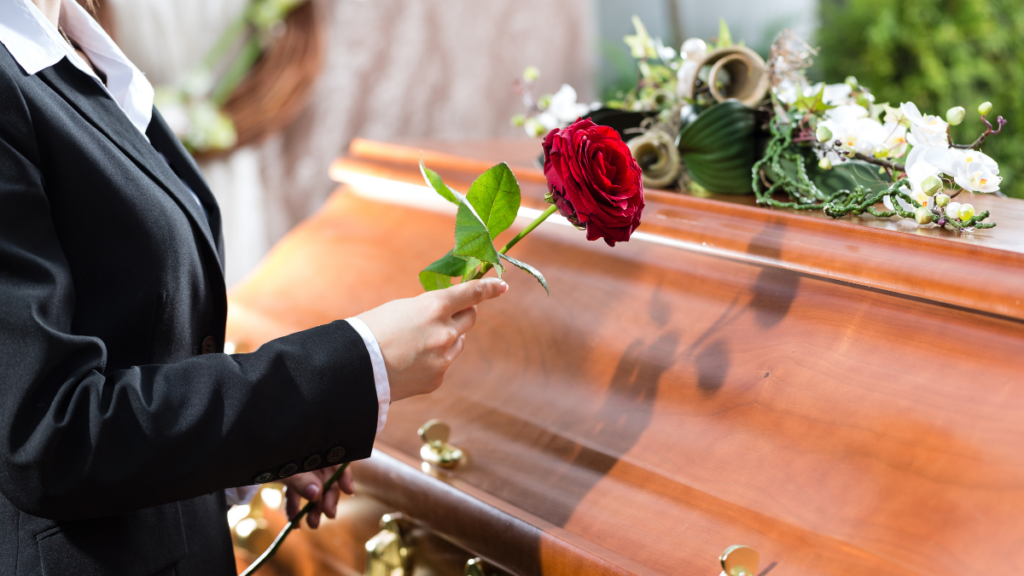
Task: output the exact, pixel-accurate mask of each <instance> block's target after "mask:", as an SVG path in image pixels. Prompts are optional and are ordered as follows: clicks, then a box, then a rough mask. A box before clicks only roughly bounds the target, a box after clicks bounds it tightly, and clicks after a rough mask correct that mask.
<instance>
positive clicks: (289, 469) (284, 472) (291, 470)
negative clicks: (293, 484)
mask: <svg viewBox="0 0 1024 576" xmlns="http://www.w3.org/2000/svg"><path fill="white" fill-rule="evenodd" d="M298 470H299V467H298V466H296V465H295V464H286V465H285V467H284V468H281V471H280V472H278V473H277V477H278V478H287V477H289V476H291V475H292V474H295V473H296V472H298Z"/></svg>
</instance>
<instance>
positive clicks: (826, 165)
mask: <svg viewBox="0 0 1024 576" xmlns="http://www.w3.org/2000/svg"><path fill="white" fill-rule="evenodd" d="M818 168H821V169H822V170H831V169H832V161H831V160H829V159H828V158H822V159H821V160H818Z"/></svg>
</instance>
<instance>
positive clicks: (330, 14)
mask: <svg viewBox="0 0 1024 576" xmlns="http://www.w3.org/2000/svg"><path fill="white" fill-rule="evenodd" d="M108 1H111V2H112V3H113V7H114V12H115V14H114V16H115V22H116V29H117V34H118V39H119V42H120V44H121V46H122V47H123V48H124V50H125V52H126V53H127V54H128V56H129V57H130V58H132V59H133V60H134V61H135V62H136V63H137V64H138V65H139V67H140V68H141V69H142V70H143V71H144V72H146V73H147V74H148V75H149V77H150V78H151V79H153V80H155V81H158V82H174V81H176V80H179V79H180V78H181V77H182V75H183V74H185V73H186V72H187V71H188V70H189V69H191V67H192V66H194V65H195V64H197V63H198V62H199V61H200V60H201V58H202V57H203V55H204V54H205V53H206V51H207V50H208V49H209V47H210V46H212V45H213V43H214V42H215V41H216V39H217V37H218V36H219V35H220V34H221V31H222V30H223V29H224V28H225V27H226V26H227V25H228V23H229V22H231V21H232V19H233V18H234V15H236V14H238V13H239V11H240V9H241V7H242V6H244V5H245V4H246V3H247V2H246V0H108ZM322 6H323V7H324V8H325V10H324V13H323V19H324V23H325V26H326V27H327V31H328V34H327V36H328V40H327V58H326V65H325V67H324V71H323V74H322V76H321V78H320V80H319V83H318V84H317V86H316V88H315V93H314V95H313V98H312V101H311V102H310V104H309V106H308V108H307V109H306V110H305V111H304V112H303V113H302V114H301V115H300V117H299V118H298V120H297V121H296V122H295V123H294V124H293V125H292V126H291V127H289V128H288V129H287V130H285V131H284V132H282V133H280V134H277V135H275V136H273V137H271V138H270V139H268V140H267V141H266V142H263V143H261V144H259V145H256V146H250V147H248V148H246V149H243V150H239V151H237V152H236V153H235V154H233V155H232V156H230V157H228V158H226V159H223V160H218V161H214V162H207V163H204V164H203V166H202V168H203V171H204V172H205V174H206V176H207V179H208V180H209V182H210V184H211V188H212V189H213V191H214V193H215V194H216V195H217V198H218V201H219V202H220V204H221V208H222V212H223V213H224V220H225V243H226V247H227V271H228V272H227V275H228V283H229V285H231V284H234V283H235V282H237V281H239V280H240V279H241V278H243V277H244V275H245V274H246V273H247V272H248V271H249V270H251V269H252V268H253V266H255V265H256V264H257V263H258V261H259V259H260V258H261V257H262V256H263V255H264V254H265V252H266V251H267V250H268V249H269V247H270V246H272V244H273V243H274V242H276V241H277V240H278V239H279V238H280V237H281V236H282V235H283V234H284V233H285V232H287V231H288V230H289V229H291V228H292V227H293V226H294V225H295V224H297V223H298V222H299V221H301V220H302V219H303V218H305V217H307V216H308V215H309V214H311V213H312V212H313V211H315V210H316V209H317V208H318V207H319V206H320V204H321V203H322V202H323V200H324V199H325V198H326V197H327V195H328V194H329V193H330V192H331V190H332V189H333V188H334V184H333V183H331V182H330V180H329V179H328V177H327V169H328V166H329V165H330V163H331V161H332V160H334V159H335V158H337V157H338V156H340V155H342V154H344V153H345V150H346V149H347V147H348V144H349V142H350V141H351V140H352V138H354V137H357V136H362V137H367V138H376V139H384V140H387V139H391V138H399V137H429V138H458V139H471V138H495V137H519V138H525V137H526V136H525V133H524V132H523V131H522V129H514V128H512V127H510V126H509V123H508V121H509V118H510V117H511V116H512V115H513V114H515V113H517V112H520V111H522V104H521V101H520V100H519V98H518V96H516V95H515V94H513V92H512V89H511V88H512V81H513V79H515V78H517V77H518V76H519V75H520V74H522V71H523V68H525V67H526V66H527V65H535V66H538V67H539V68H540V69H541V71H542V73H543V76H542V78H541V83H540V86H539V88H540V89H541V91H547V92H553V91H555V90H557V89H558V87H559V85H560V84H561V83H562V82H568V83H570V84H572V85H574V86H576V87H577V88H578V89H579V92H580V98H581V99H582V100H584V101H590V100H593V99H594V96H595V93H594V90H593V86H594V85H595V82H594V66H595V61H596V54H595V52H594V50H593V46H594V43H595V41H594V38H595V30H596V19H595V16H594V11H593V6H592V0H486V1H483V0H366V1H358V0H323V1H322Z"/></svg>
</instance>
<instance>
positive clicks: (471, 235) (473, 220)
mask: <svg viewBox="0 0 1024 576" xmlns="http://www.w3.org/2000/svg"><path fill="white" fill-rule="evenodd" d="M452 254H454V255H455V256H466V257H468V256H471V257H473V258H477V259H478V260H481V261H483V262H489V263H491V264H493V265H494V267H495V269H497V271H498V276H501V273H502V271H503V270H502V266H501V261H500V259H499V258H498V251H497V250H495V249H494V243H492V242H491V236H490V233H489V232H488V231H487V226H484V223H483V222H481V221H480V219H479V218H477V216H476V214H474V213H473V209H472V208H470V206H469V203H468V202H463V203H462V204H459V211H458V212H457V213H456V214H455V249H454V250H452Z"/></svg>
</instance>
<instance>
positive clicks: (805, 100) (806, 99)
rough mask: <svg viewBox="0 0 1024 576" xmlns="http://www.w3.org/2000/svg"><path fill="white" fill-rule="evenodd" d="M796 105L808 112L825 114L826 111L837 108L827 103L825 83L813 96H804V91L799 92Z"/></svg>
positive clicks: (802, 110) (797, 107) (798, 108)
mask: <svg viewBox="0 0 1024 576" xmlns="http://www.w3.org/2000/svg"><path fill="white" fill-rule="evenodd" d="M794 106H795V107H796V109H797V110H800V111H801V112H806V113H808V114H824V113H825V112H826V111H828V110H831V109H833V108H835V106H832V105H831V104H826V103H825V85H824V84H822V85H821V88H820V89H819V90H818V93H817V94H815V95H813V96H804V95H803V93H800V94H798V95H797V97H796V104H794Z"/></svg>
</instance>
